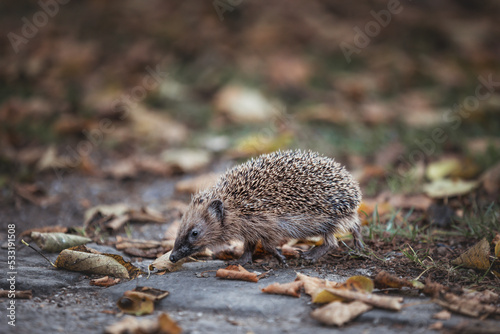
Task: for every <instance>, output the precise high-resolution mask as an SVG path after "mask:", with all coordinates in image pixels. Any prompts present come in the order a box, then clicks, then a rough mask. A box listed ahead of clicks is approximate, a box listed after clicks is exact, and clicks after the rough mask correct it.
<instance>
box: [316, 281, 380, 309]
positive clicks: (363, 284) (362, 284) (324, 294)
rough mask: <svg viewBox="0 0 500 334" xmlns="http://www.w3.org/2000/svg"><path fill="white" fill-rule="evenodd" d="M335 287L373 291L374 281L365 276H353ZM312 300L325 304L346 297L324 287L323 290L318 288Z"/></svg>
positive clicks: (366, 291)
mask: <svg viewBox="0 0 500 334" xmlns="http://www.w3.org/2000/svg"><path fill="white" fill-rule="evenodd" d="M333 289H341V290H348V291H357V292H363V293H371V292H372V291H373V281H372V280H371V279H369V278H368V277H365V276H352V277H349V278H348V279H347V280H346V281H345V282H344V283H341V284H339V285H337V286H336V287H334V288H333ZM311 300H312V302H313V303H316V304H325V303H330V302H333V301H343V300H344V299H343V298H342V297H340V296H336V295H332V294H331V293H330V292H329V290H327V289H323V290H322V291H318V290H316V292H315V294H314V296H312V298H311Z"/></svg>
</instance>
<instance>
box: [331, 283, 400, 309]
mask: <svg viewBox="0 0 500 334" xmlns="http://www.w3.org/2000/svg"><path fill="white" fill-rule="evenodd" d="M325 291H327V292H329V293H331V294H333V295H334V296H337V297H341V298H343V299H344V300H347V301H349V300H357V301H360V302H363V303H366V304H369V305H372V306H375V307H378V308H384V309H388V310H393V311H399V310H401V308H402V305H401V302H402V301H403V298H401V297H387V296H381V295H375V294H371V293H365V292H358V291H349V290H343V289H330V288H327V289H325Z"/></svg>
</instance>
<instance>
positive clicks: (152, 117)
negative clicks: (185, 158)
mask: <svg viewBox="0 0 500 334" xmlns="http://www.w3.org/2000/svg"><path fill="white" fill-rule="evenodd" d="M127 115H128V116H129V117H128V118H129V119H130V121H131V122H132V126H131V127H130V126H128V127H127V128H126V130H127V133H126V135H127V136H128V137H129V138H130V137H132V139H138V140H141V141H147V142H152V143H153V144H155V143H158V142H160V143H161V142H165V143H168V144H175V143H182V142H184V141H185V140H186V138H187V136H188V131H187V129H186V127H185V126H184V125H183V124H181V123H179V122H176V121H174V120H172V119H170V118H169V117H168V116H167V115H166V114H165V113H164V112H153V111H151V110H147V109H145V108H144V107H142V106H140V105H139V106H138V107H136V108H134V110H133V111H131V112H129V113H127ZM130 130H132V131H130ZM115 132H116V131H115ZM117 134H118V133H117Z"/></svg>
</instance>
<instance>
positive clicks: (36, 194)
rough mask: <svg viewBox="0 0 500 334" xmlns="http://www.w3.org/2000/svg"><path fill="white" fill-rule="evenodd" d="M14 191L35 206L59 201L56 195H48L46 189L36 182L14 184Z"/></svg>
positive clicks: (43, 205)
mask: <svg viewBox="0 0 500 334" xmlns="http://www.w3.org/2000/svg"><path fill="white" fill-rule="evenodd" d="M14 191H15V193H16V194H17V195H18V196H19V197H21V198H23V199H25V200H27V201H28V202H31V203H33V204H35V205H37V206H41V207H47V206H49V205H52V204H54V203H57V202H58V201H59V197H58V196H49V195H47V193H46V191H45V190H44V189H43V188H41V187H40V186H38V185H36V184H17V185H15V186H14Z"/></svg>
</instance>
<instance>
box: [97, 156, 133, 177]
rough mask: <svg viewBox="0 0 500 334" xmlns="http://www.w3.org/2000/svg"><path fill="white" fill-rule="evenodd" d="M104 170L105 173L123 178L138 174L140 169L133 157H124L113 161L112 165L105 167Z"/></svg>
mask: <svg viewBox="0 0 500 334" xmlns="http://www.w3.org/2000/svg"><path fill="white" fill-rule="evenodd" d="M103 172H104V174H105V175H108V176H111V177H113V178H115V179H119V180H123V179H128V178H133V177H135V176H137V174H138V169H137V166H136V164H135V161H133V160H132V159H123V160H120V161H115V162H113V164H112V165H111V166H109V167H106V168H104V169H103Z"/></svg>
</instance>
